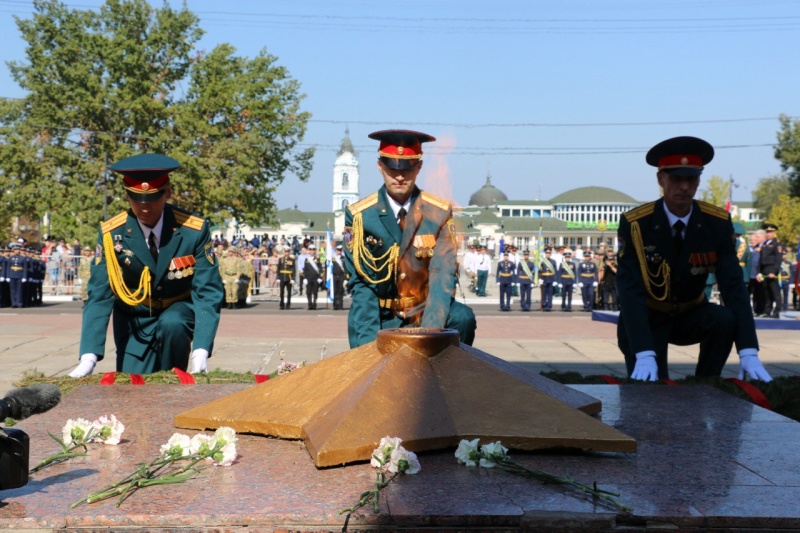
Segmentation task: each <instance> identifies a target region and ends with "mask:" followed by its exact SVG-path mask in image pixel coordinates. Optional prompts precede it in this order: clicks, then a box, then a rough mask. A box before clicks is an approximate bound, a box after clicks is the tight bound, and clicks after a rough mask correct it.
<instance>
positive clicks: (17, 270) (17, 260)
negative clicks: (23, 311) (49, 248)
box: [6, 246, 28, 308]
mask: <svg viewBox="0 0 800 533" xmlns="http://www.w3.org/2000/svg"><path fill="white" fill-rule="evenodd" d="M6 279H7V280H8V287H9V294H10V297H11V307H14V308H21V307H24V306H25V300H24V296H23V285H24V284H25V283H26V282H27V281H28V261H27V260H26V258H25V257H24V256H23V255H22V247H20V246H14V247H13V248H11V255H10V256H9V258H8V261H7V265H6Z"/></svg>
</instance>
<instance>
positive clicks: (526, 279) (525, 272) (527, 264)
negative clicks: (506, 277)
mask: <svg viewBox="0 0 800 533" xmlns="http://www.w3.org/2000/svg"><path fill="white" fill-rule="evenodd" d="M535 270H536V265H534V264H533V261H531V252H530V251H529V250H525V251H524V252H522V260H521V261H520V262H519V264H517V282H518V283H519V307H520V309H521V310H523V311H526V312H528V311H530V310H531V283H533V272H534V271H535Z"/></svg>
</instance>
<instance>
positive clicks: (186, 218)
mask: <svg viewBox="0 0 800 533" xmlns="http://www.w3.org/2000/svg"><path fill="white" fill-rule="evenodd" d="M173 213H174V214H175V222H177V223H178V224H179V225H181V226H183V227H185V228H191V229H194V230H198V231H199V230H200V229H202V228H203V222H204V220H203V219H202V218H200V217H196V216H194V215H193V214H191V213H186V212H185V211H178V210H177V209H175V210H173Z"/></svg>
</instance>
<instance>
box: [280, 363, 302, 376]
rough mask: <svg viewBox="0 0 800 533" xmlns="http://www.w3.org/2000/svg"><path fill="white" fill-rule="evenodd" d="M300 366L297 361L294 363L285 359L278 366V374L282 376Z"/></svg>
mask: <svg viewBox="0 0 800 533" xmlns="http://www.w3.org/2000/svg"><path fill="white" fill-rule="evenodd" d="M298 368H299V366H298V365H297V364H296V363H292V362H291V361H284V362H282V363H281V364H280V366H279V367H278V375H279V376H282V375H284V374H288V373H289V372H292V371H294V370H297V369H298Z"/></svg>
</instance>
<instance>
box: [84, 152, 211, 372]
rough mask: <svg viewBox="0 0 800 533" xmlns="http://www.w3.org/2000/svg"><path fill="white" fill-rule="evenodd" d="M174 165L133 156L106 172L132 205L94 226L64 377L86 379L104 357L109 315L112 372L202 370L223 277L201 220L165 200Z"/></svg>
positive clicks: (151, 157)
mask: <svg viewBox="0 0 800 533" xmlns="http://www.w3.org/2000/svg"><path fill="white" fill-rule="evenodd" d="M179 166H180V164H179V163H178V162H177V161H176V160H174V159H172V158H171V157H166V156H163V155H157V154H140V155H136V156H133V157H128V158H126V159H123V160H122V161H119V162H117V163H115V164H114V165H112V166H111V167H110V168H111V170H112V171H114V172H117V173H119V174H122V176H123V179H122V181H123V185H124V187H125V190H126V192H127V196H128V201H129V203H130V206H131V208H130V210H128V211H124V212H122V213H120V214H118V215H117V216H115V217H113V218H111V219H110V220H108V221H106V222H105V223H103V224H102V225H101V226H100V234H99V236H98V239H97V247H96V251H95V259H94V262H93V264H92V268H91V276H90V278H89V299H88V300H87V302H86V305H85V307H84V309H83V326H82V329H81V343H80V352H79V353H80V354H81V355H80V363H79V364H78V366H77V367H76V368H75V369H74V370H73V371H72V372H71V373H70V376H72V377H82V376H85V375H88V374H91V373H92V371H93V370H94V367H95V364H96V363H97V361H98V360H100V359H102V358H103V355H104V352H105V344H106V330H107V328H108V321H109V318H110V317H112V315H113V328H114V344H115V345H116V352H117V365H116V366H117V370H118V371H122V372H128V373H136V374H148V373H152V372H156V371H158V370H170V369H172V368H173V367H178V368H180V369H187V368H188V370H189V371H190V372H193V373H194V372H202V371H205V370H206V368H207V359H208V357H209V356H210V355H211V351H212V348H213V344H214V336H215V335H216V332H217V326H218V324H219V307H220V301H221V300H222V280H221V279H220V276H219V270H218V269H217V265H216V262H217V259H216V257H215V256H214V251H213V247H212V242H211V233H210V231H209V224H208V221H206V220H204V219H202V218H199V217H196V216H194V215H192V214H190V213H188V212H186V211H184V210H182V209H179V208H177V207H174V206H172V205H170V204H167V203H166V202H167V200H169V199H170V197H171V196H172V188H171V185H170V182H169V173H170V172H172V171H174V170H175V169H177V168H178V167H179ZM190 354H191V358H190Z"/></svg>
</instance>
